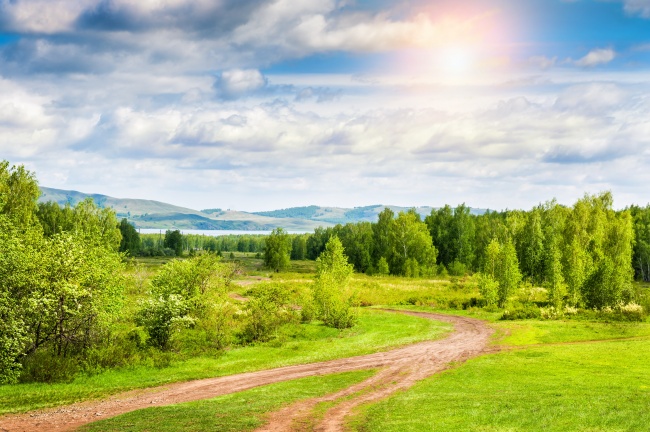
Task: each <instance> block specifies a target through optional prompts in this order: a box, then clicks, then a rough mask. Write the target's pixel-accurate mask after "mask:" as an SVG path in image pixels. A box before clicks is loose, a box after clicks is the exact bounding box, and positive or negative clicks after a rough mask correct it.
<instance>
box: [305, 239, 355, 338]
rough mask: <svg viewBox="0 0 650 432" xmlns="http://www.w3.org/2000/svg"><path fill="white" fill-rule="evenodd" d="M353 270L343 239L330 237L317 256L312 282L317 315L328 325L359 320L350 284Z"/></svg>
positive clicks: (349, 324)
mask: <svg viewBox="0 0 650 432" xmlns="http://www.w3.org/2000/svg"><path fill="white" fill-rule="evenodd" d="M352 272H353V268H352V265H351V264H349V263H348V259H347V257H346V256H345V253H344V250H343V245H342V244H341V241H340V240H339V239H338V237H336V236H334V237H331V238H330V239H329V241H328V242H327V245H326V246H325V250H324V251H323V253H322V254H321V256H320V257H319V258H318V268H317V272H316V281H315V282H314V285H313V299H314V305H315V309H316V317H317V318H318V319H320V320H322V321H323V322H324V323H325V325H327V326H329V327H334V328H338V329H343V328H348V327H352V326H353V325H354V324H355V323H356V321H357V313H356V308H355V307H354V306H355V296H354V295H353V293H352V292H351V291H350V287H349V281H350V278H351V276H352Z"/></svg>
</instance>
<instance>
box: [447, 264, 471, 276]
mask: <svg viewBox="0 0 650 432" xmlns="http://www.w3.org/2000/svg"><path fill="white" fill-rule="evenodd" d="M447 270H448V272H449V274H450V275H451V276H465V275H466V274H467V266H466V265H465V264H463V263H462V262H460V261H454V262H452V263H451V264H449V268H448V269H447Z"/></svg>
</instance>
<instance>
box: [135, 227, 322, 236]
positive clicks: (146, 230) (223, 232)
mask: <svg viewBox="0 0 650 432" xmlns="http://www.w3.org/2000/svg"><path fill="white" fill-rule="evenodd" d="M165 231H167V230H166V229H150V228H140V229H138V232H139V233H140V234H158V233H162V234H165ZM180 232H181V233H182V234H197V235H204V236H212V237H220V236H227V235H244V234H251V235H269V234H271V231H245V230H241V231H240V230H190V229H188V230H180ZM287 232H288V233H289V234H305V233H307V232H311V231H287Z"/></svg>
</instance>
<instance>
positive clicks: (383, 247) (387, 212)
mask: <svg viewBox="0 0 650 432" xmlns="http://www.w3.org/2000/svg"><path fill="white" fill-rule="evenodd" d="M394 227H395V213H394V212H393V211H392V210H391V209H390V208H388V207H386V208H385V209H384V210H382V211H381V213H379V217H378V219H377V223H375V224H373V225H372V236H373V242H372V245H373V252H372V255H373V256H372V258H373V262H375V263H379V260H380V259H381V258H384V259H385V260H386V261H391V260H392V257H393V254H394V253H395V247H394V246H395V245H394V243H393V231H394V229H395V228H394Z"/></svg>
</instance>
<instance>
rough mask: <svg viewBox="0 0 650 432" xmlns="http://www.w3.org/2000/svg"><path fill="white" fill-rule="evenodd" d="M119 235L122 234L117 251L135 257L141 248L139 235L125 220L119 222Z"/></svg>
mask: <svg viewBox="0 0 650 432" xmlns="http://www.w3.org/2000/svg"><path fill="white" fill-rule="evenodd" d="M120 233H121V234H122V240H121V241H120V249H119V251H120V252H126V253H128V254H129V255H130V256H137V255H138V253H139V252H140V247H141V241H140V234H139V233H138V232H137V231H136V229H135V228H134V227H133V225H131V224H130V223H129V222H128V221H127V220H126V218H124V219H122V221H121V222H120Z"/></svg>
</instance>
